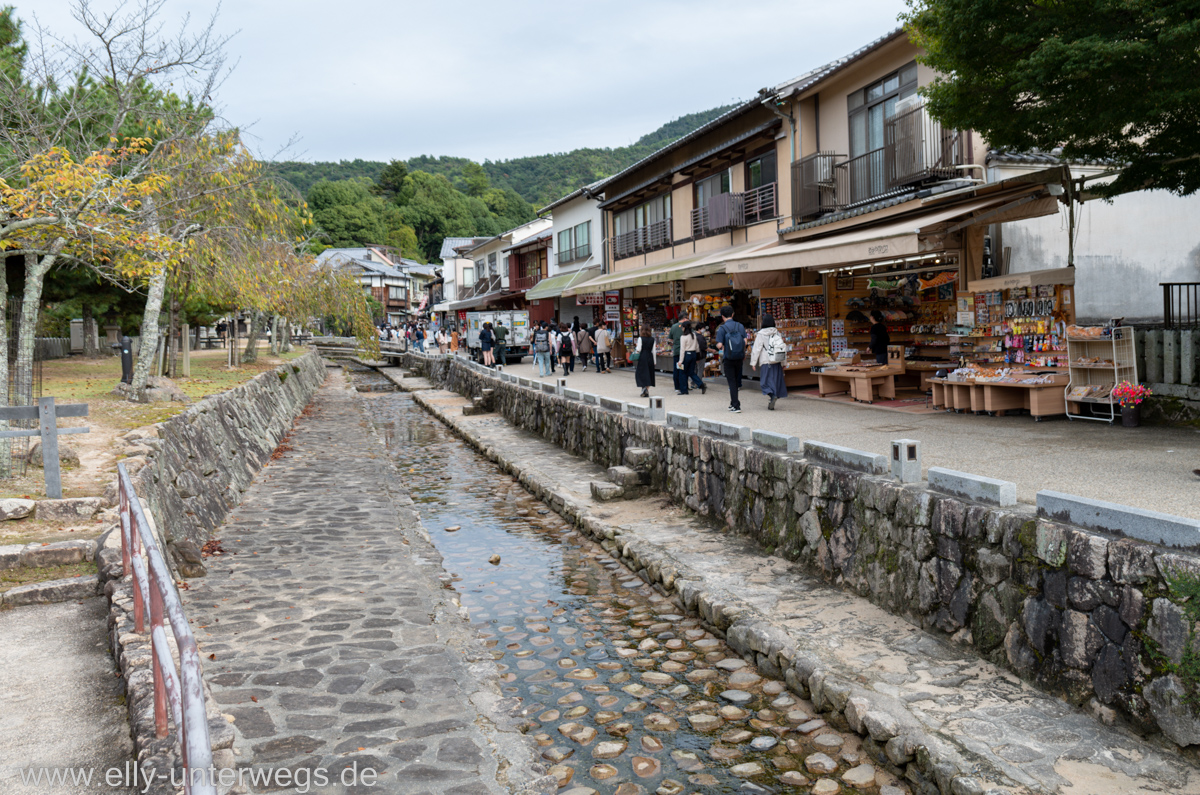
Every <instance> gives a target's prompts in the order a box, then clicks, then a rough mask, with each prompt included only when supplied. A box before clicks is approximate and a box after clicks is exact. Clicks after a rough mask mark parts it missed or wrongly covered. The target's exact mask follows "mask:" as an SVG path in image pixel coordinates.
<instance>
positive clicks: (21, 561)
mask: <svg viewBox="0 0 1200 795" xmlns="http://www.w3.org/2000/svg"><path fill="white" fill-rule="evenodd" d="M95 557H96V542H95V541H94V540H91V539H87V540H79V541H55V542H54V543H52V544H12V545H8V546H2V547H0V571H4V570H5V569H15V568H17V567H18V566H22V567H25V568H30V569H45V568H49V567H51V566H69V565H70V564H72V563H83V562H84V561H87V560H93V559H94V558H95Z"/></svg>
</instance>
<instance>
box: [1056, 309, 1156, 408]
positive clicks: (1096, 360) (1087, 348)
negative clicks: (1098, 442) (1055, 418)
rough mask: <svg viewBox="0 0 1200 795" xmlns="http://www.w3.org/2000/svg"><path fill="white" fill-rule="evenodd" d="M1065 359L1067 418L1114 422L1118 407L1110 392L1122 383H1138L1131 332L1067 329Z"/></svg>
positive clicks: (1122, 330) (1110, 329)
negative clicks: (1068, 377) (1067, 361)
mask: <svg viewBox="0 0 1200 795" xmlns="http://www.w3.org/2000/svg"><path fill="white" fill-rule="evenodd" d="M1067 355H1068V357H1069V359H1070V365H1069V367H1068V372H1069V374H1070V381H1069V382H1068V384H1067V387H1066V401H1067V418H1068V419H1072V420H1075V419H1081V420H1100V421H1102V422H1108V423H1111V422H1113V421H1114V420H1116V418H1117V417H1118V416H1120V414H1121V405H1120V401H1118V400H1116V399H1115V398H1114V397H1113V396H1112V391H1113V388H1114V387H1116V385H1117V384H1119V383H1121V382H1122V381H1128V382H1129V383H1131V384H1136V383H1137V382H1138V377H1137V361H1136V358H1135V356H1136V354H1135V352H1134V346H1133V329H1132V328H1129V327H1126V326H1118V327H1116V328H1101V327H1080V326H1068V327H1067Z"/></svg>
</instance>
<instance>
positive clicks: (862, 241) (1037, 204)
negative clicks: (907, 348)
mask: <svg viewBox="0 0 1200 795" xmlns="http://www.w3.org/2000/svg"><path fill="white" fill-rule="evenodd" d="M1011 199H1012V197H1011V196H1008V197H995V196H992V197H988V198H982V199H975V200H973V201H968V202H962V203H960V204H955V205H954V206H953V207H945V208H942V209H931V210H927V211H926V212H923V213H921V214H920V215H916V216H910V217H908V218H905V219H903V220H900V221H894V222H892V223H890V224H880V225H877V226H869V227H865V228H859V229H852V230H851V231H848V232H843V233H842V234H833V235H829V236H828V237H821V238H817V239H816V240H804V241H800V242H798V243H783V244H781V245H778V246H774V247H772V248H768V249H764V250H762V251H756V252H751V253H749V254H744V255H741V256H739V257H737V258H736V259H730V260H729V262H728V266H727V268H726V272H727V273H734V274H736V273H753V272H755V271H772V270H789V269H791V268H835V267H840V266H842V265H852V264H855V263H861V262H871V261H879V260H888V259H897V258H901V257H909V256H914V255H917V254H921V253H923V252H922V251H921V247H920V236H921V235H922V233H926V232H928V231H929V230H930V227H933V226H935V225H937V224H941V223H945V222H948V221H968V223H969V219H970V217H971V216H972V215H975V214H976V213H978V214H980V215H983V214H985V213H986V214H987V215H988V222H989V223H990V222H995V221H998V220H1004V221H1015V220H1020V219H1023V218H1037V217H1038V216H1042V215H1050V214H1053V213H1056V212H1058V200H1057V199H1055V198H1054V197H1053V196H1044V197H1038V198H1036V199H1034V200H1032V201H1027V202H1023V203H1022V204H1021V206H1020V207H1019V208H1014V209H1019V214H1020V218H1012V217H1009V215H1012V214H1015V213H1010V212H1005V213H1004V214H1003V217H1002V218H998V217H997V214H996V213H995V212H994V211H995V210H999V209H1004V208H1006V207H1007V206H1009V205H1011V204H1012V201H1011ZM980 220H981V222H982V220H983V219H982V218H981V219H980Z"/></svg>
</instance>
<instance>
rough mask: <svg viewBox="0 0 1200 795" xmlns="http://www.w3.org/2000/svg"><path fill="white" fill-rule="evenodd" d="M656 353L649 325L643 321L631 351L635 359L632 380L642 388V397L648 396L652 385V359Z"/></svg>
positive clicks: (656, 349)
mask: <svg viewBox="0 0 1200 795" xmlns="http://www.w3.org/2000/svg"><path fill="white" fill-rule="evenodd" d="M657 355H658V348H657V346H656V345H655V343H654V337H653V336H651V334H650V327H649V326H647V325H646V324H645V323H643V324H642V327H641V328H640V329H638V338H637V343H636V347H635V348H634V351H633V358H634V359H636V360H637V365H635V367H634V370H633V380H634V383H636V384H637V385H638V386H640V387H641V388H642V397H650V387H652V386H654V363H655V362H654V359H655V357H656V356H657Z"/></svg>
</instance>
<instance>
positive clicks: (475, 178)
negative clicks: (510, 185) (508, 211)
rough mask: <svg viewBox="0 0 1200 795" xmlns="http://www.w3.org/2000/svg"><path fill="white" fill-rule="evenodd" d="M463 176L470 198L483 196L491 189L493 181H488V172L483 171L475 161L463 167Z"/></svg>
mask: <svg viewBox="0 0 1200 795" xmlns="http://www.w3.org/2000/svg"><path fill="white" fill-rule="evenodd" d="M462 176H463V182H464V183H465V185H466V191H465V192H466V194H467V195H468V196H483V194H484V193H486V192H487V189H488V188H489V187H491V181H490V180H489V179H488V175H487V172H486V171H484V170H483V166H481V165H479V164H478V163H475V162H473V161H472V162H468V163H467V164H466V165H464V166H463V170H462Z"/></svg>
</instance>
